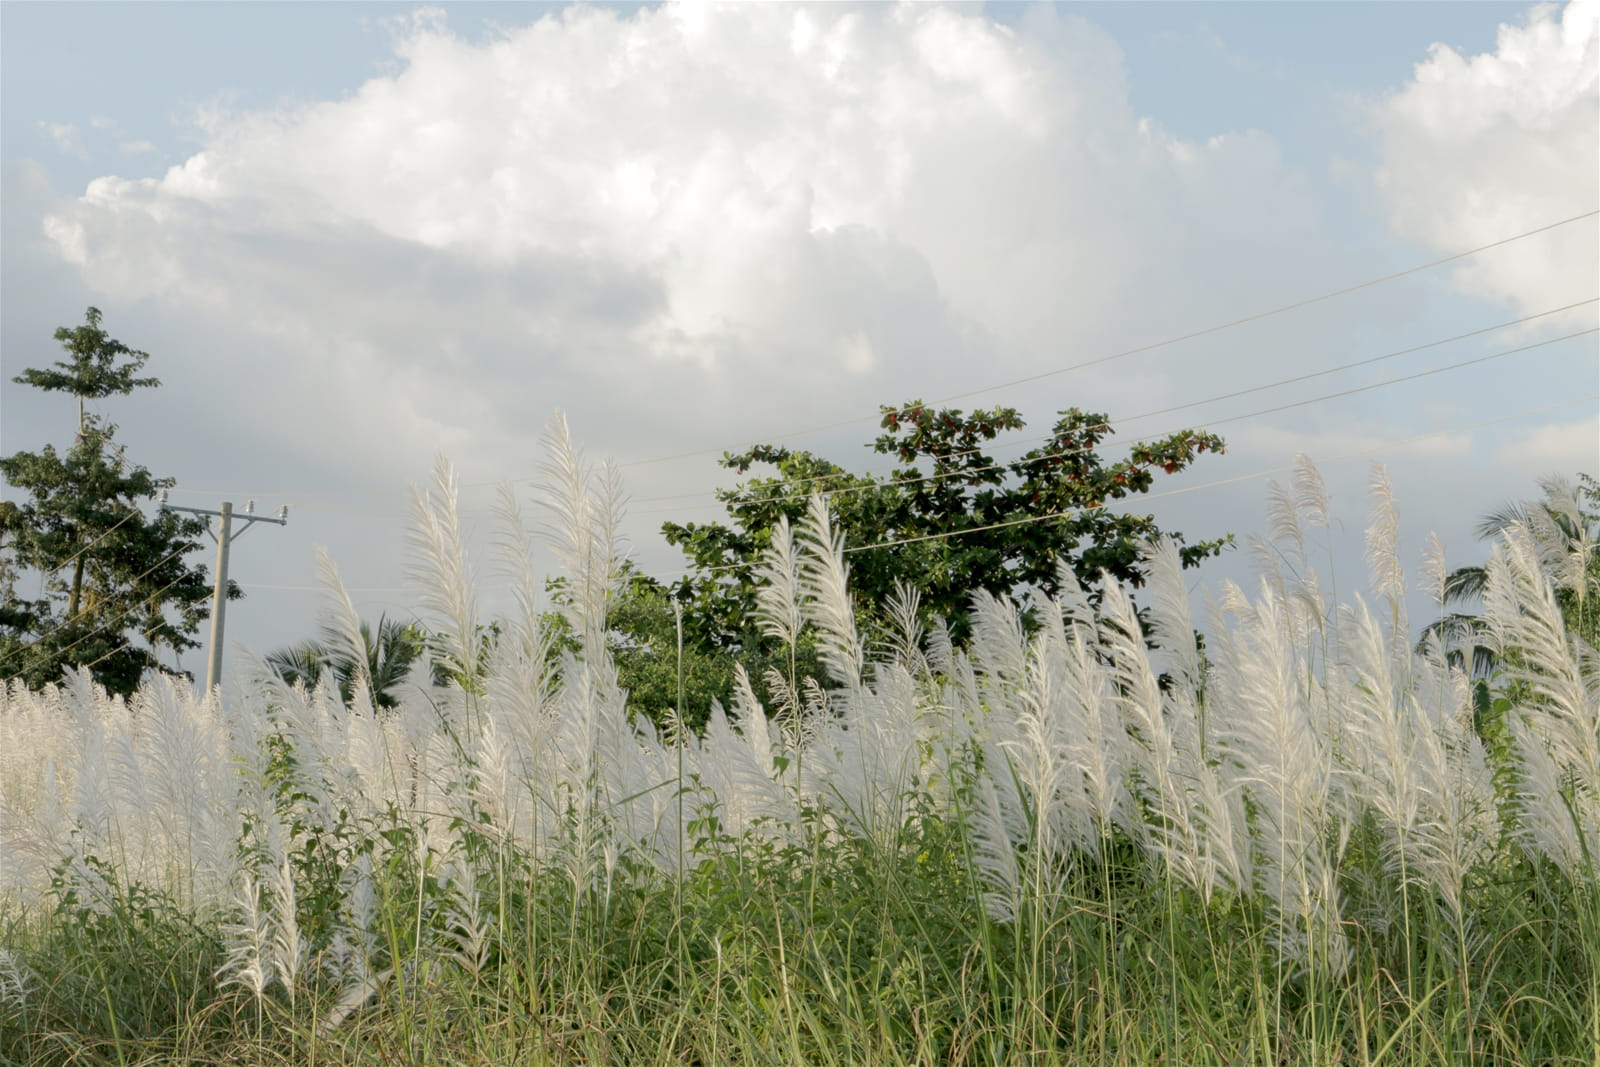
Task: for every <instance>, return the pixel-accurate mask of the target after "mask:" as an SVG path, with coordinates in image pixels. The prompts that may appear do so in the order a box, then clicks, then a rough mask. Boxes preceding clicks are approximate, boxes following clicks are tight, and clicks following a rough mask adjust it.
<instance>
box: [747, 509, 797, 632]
mask: <svg viewBox="0 0 1600 1067" xmlns="http://www.w3.org/2000/svg"><path fill="white" fill-rule="evenodd" d="M755 577H756V581H757V582H759V583H760V584H759V585H757V586H756V622H757V623H758V624H759V625H760V627H761V632H762V633H764V634H766V635H767V636H768V637H770V638H772V639H773V640H774V641H778V642H780V643H782V644H785V645H793V644H794V643H795V642H797V641H798V640H799V639H800V628H801V627H802V626H803V625H805V618H804V616H803V615H802V614H801V611H800V602H801V599H802V597H803V595H804V594H803V592H802V590H801V585H800V552H799V545H798V544H797V543H796V541H795V538H794V533H793V531H792V530H791V529H790V528H789V516H787V515H780V516H778V524H777V525H776V526H774V527H773V528H772V540H771V542H770V543H769V544H768V545H767V548H766V550H765V551H764V552H762V553H761V561H760V563H759V564H758V565H757V567H756V572H755Z"/></svg>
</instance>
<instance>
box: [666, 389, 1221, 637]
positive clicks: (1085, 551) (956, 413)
mask: <svg viewBox="0 0 1600 1067" xmlns="http://www.w3.org/2000/svg"><path fill="white" fill-rule="evenodd" d="M880 410H881V412H882V423H881V426H882V429H883V430H885V431H886V432H885V433H884V434H882V435H881V436H879V437H878V438H877V439H876V440H875V441H874V442H873V443H872V448H873V450H874V451H875V452H877V453H878V454H880V455H885V456H893V457H895V459H896V460H897V461H898V463H899V466H898V468H897V469H896V470H894V471H893V473H892V474H890V475H888V476H887V477H878V476H874V475H870V474H854V473H851V472H849V471H847V470H845V469H844V468H843V467H840V466H838V465H837V464H834V463H832V462H830V461H828V460H826V459H823V458H821V457H819V456H816V455H814V454H812V453H810V452H803V451H793V450H790V449H788V448H783V447H781V446H776V445H760V446H758V447H756V448H752V449H750V450H749V451H747V452H743V453H740V454H738V455H733V454H726V455H724V457H723V460H722V463H723V465H724V466H725V467H728V468H729V469H732V470H735V471H737V472H739V473H740V474H744V473H745V472H747V471H749V470H750V469H751V468H752V467H753V466H755V465H756V464H764V465H766V466H769V467H772V468H774V469H775V470H776V472H777V474H776V476H774V477H767V478H752V479H750V480H749V481H746V482H744V483H743V484H742V485H740V486H739V487H738V488H737V489H733V490H725V491H722V492H720V493H719V494H718V496H719V499H721V500H722V502H723V503H724V505H726V507H727V510H728V513H729V516H730V517H731V519H732V521H731V523H728V524H723V523H716V522H712V523H686V524H682V525H680V524H678V523H671V522H669V523H666V524H665V525H663V527H662V532H663V533H664V534H665V535H666V538H667V541H668V542H669V543H670V544H673V545H677V546H679V547H680V548H681V549H682V550H683V552H684V553H685V555H686V556H688V558H689V562H690V564H691V565H692V567H693V568H694V570H695V573H693V574H691V575H689V576H688V577H686V578H685V579H683V580H682V581H681V582H680V583H679V584H678V586H677V589H676V590H675V592H676V595H677V596H679V597H680V598H682V599H683V600H684V601H685V602H686V604H688V605H689V608H688V610H686V621H687V622H688V623H689V624H690V625H691V626H692V628H693V631H694V637H695V639H696V641H698V642H701V643H703V644H705V645H706V646H708V647H712V648H723V649H738V650H747V649H755V648H760V647H762V639H761V638H760V635H759V634H758V633H757V632H756V630H755V626H754V622H753V620H754V618H755V608H756V586H757V580H756V577H755V568H756V565H757V562H758V560H759V558H760V554H761V552H762V551H763V550H764V549H765V548H766V547H767V546H768V544H769V543H770V541H771V537H772V531H773V528H774V527H775V526H776V525H777V523H778V519H779V517H780V516H783V515H787V516H788V517H789V520H790V522H791V523H794V524H796V525H798V523H799V521H800V518H801V515H802V514H803V513H804V511H805V509H806V505H807V499H808V498H809V496H810V495H811V494H812V493H814V492H821V493H824V494H827V495H828V496H829V498H830V499H829V503H830V505H831V506H832V509H833V512H834V515H835V517H836V522H837V528H838V529H840V530H842V531H843V533H844V536H845V542H846V549H847V551H849V552H850V553H851V555H850V556H849V561H850V568H851V571H850V576H851V584H852V588H853V591H854V595H855V597H856V600H857V607H858V609H860V614H861V616H862V617H863V618H864V619H866V620H867V621H868V623H869V625H868V630H869V632H870V631H871V625H870V624H871V620H873V619H875V618H877V617H879V611H878V609H879V607H880V606H881V605H884V604H887V603H889V602H890V600H891V597H893V596H894V594H895V591H896V589H897V587H898V586H900V585H904V586H906V587H910V588H913V589H916V590H919V591H920V593H921V597H922V606H923V609H924V610H925V611H926V612H928V613H931V614H933V615H937V616H941V617H943V618H944V619H945V620H946V621H947V622H948V624H949V626H950V630H951V634H952V636H953V637H954V638H955V639H956V640H957V641H958V642H959V641H962V640H964V639H965V637H966V636H967V634H968V631H969V623H968V597H969V596H970V595H971V593H972V592H973V591H975V590H978V589H985V590H988V591H989V592H991V593H994V594H996V595H1010V596H1013V597H1016V598H1018V599H1019V600H1021V601H1022V602H1023V603H1024V604H1027V603H1029V602H1030V601H1031V598H1032V597H1034V596H1035V595H1036V594H1043V595H1046V596H1049V595H1052V594H1054V593H1055V592H1056V591H1057V590H1058V588H1059V577H1058V575H1059V572H1058V566H1059V564H1060V563H1061V562H1065V563H1066V564H1068V565H1069V566H1070V567H1071V568H1072V570H1073V571H1074V572H1075V573H1076V575H1077V576H1078V579H1079V581H1080V582H1082V583H1083V584H1085V585H1086V586H1087V585H1090V584H1091V583H1093V582H1095V581H1097V580H1098V577H1099V574H1100V572H1101V571H1102V570H1105V571H1107V572H1109V573H1110V574H1111V575H1112V576H1113V577H1115V578H1116V579H1118V580H1119V581H1123V582H1127V583H1129V584H1131V585H1134V586H1138V585H1140V584H1141V583H1142V582H1143V578H1144V575H1143V569H1142V566H1141V563H1140V559H1139V545H1140V543H1141V542H1143V541H1147V540H1151V539H1154V538H1155V537H1158V536H1160V535H1161V534H1162V532H1163V531H1161V530H1160V529H1159V528H1158V527H1157V525H1156V522H1155V518H1154V516H1150V515H1138V514H1132V513H1119V512H1116V511H1112V510H1110V509H1109V508H1107V507H1106V506H1107V505H1109V504H1112V503H1114V502H1116V501H1119V500H1123V499H1126V498H1128V497H1130V496H1132V495H1134V494H1138V493H1144V492H1146V491H1148V490H1149V488H1150V486H1151V484H1152V483H1153V481H1154V479H1155V476H1156V475H1157V474H1158V473H1167V474H1172V473H1176V472H1177V471H1180V470H1184V469H1185V468H1187V467H1188V466H1190V465H1191V464H1192V463H1193V462H1194V461H1195V459H1196V458H1198V457H1199V456H1200V455H1201V454H1202V453H1205V452H1219V453H1220V452H1222V451H1223V441H1222V438H1220V437H1218V436H1216V435H1215V434H1209V433H1204V432H1200V431H1195V430H1185V431H1183V432H1180V433H1176V434H1173V435H1171V436H1170V437H1167V438H1164V439H1162V440H1160V441H1154V442H1146V443H1142V444H1138V445H1135V446H1134V447H1133V448H1132V449H1131V450H1130V452H1129V454H1128V456H1127V458H1126V459H1121V460H1117V461H1115V462H1107V461H1105V460H1104V459H1102V457H1101V456H1100V454H1099V452H1098V447H1099V445H1100V443H1101V442H1102V441H1103V440H1104V439H1105V438H1106V437H1107V436H1109V435H1110V434H1111V433H1112V430H1111V427H1110V425H1109V424H1108V422H1107V420H1106V417H1105V416H1103V415H1097V414H1090V413H1086V412H1083V411H1079V410H1078V409H1076V408H1073V409H1070V410H1067V411H1064V412H1062V413H1061V417H1060V419H1059V420H1058V421H1057V422H1056V424H1055V426H1054V427H1053V429H1052V431H1051V433H1050V436H1049V437H1048V438H1047V439H1046V440H1045V441H1044V443H1042V444H1040V445H1039V446H1038V447H1036V448H1034V449H1032V450H1030V451H1029V452H1027V453H1025V454H1024V455H1022V456H1021V457H1019V458H1017V459H1014V460H1011V461H1008V462H996V461H995V460H994V459H993V458H992V457H991V456H990V455H989V454H988V453H987V452H986V451H985V442H988V441H992V440H994V439H995V438H997V437H998V436H999V435H1000V434H1001V433H1004V432H1007V431H1014V430H1020V429H1022V428H1023V420H1022V417H1021V416H1020V415H1019V414H1018V413H1017V412H1016V410H1015V409H1012V408H1005V407H997V408H994V409H992V410H987V411H985V410H978V411H974V412H972V413H971V414H970V415H968V414H964V413H963V412H961V411H960V410H958V409H953V408H946V409H942V410H934V409H932V408H930V407H928V406H926V405H925V404H923V403H922V402H921V401H913V402H911V403H910V404H906V405H904V406H902V407H883V408H881V409H880ZM1172 536H1174V538H1175V540H1177V541H1179V542H1180V544H1181V542H1182V540H1183V538H1182V535H1172ZM1231 541H1232V536H1231V535H1229V536H1226V537H1223V538H1219V539H1215V540H1209V541H1201V542H1199V543H1197V544H1193V545H1187V546H1183V547H1181V548H1180V554H1181V557H1182V560H1183V563H1184V565H1185V566H1191V567H1192V566H1194V565H1196V564H1198V563H1199V562H1200V561H1201V560H1202V559H1205V558H1206V557H1208V556H1212V555H1215V554H1216V553H1218V552H1220V551H1221V550H1222V549H1223V548H1224V547H1225V546H1226V545H1228V544H1229V543H1231Z"/></svg>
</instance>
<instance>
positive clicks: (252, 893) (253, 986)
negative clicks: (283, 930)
mask: <svg viewBox="0 0 1600 1067" xmlns="http://www.w3.org/2000/svg"><path fill="white" fill-rule="evenodd" d="M234 903H235V904H236V906H237V907H238V910H239V921H238V922H233V923H228V924H227V925H225V926H224V927H223V932H224V934H226V935H227V946H228V954H227V958H226V959H224V960H223V963H222V966H221V967H219V968H218V969H217V979H218V981H219V982H220V984H222V985H224V986H229V985H242V986H244V987H245V988H246V989H248V990H249V991H250V994H251V995H252V996H254V997H255V998H256V999H257V1000H260V999H261V998H262V996H264V995H265V994H266V991H267V987H268V986H270V985H272V980H273V978H274V971H273V969H272V956H271V945H272V942H273V940H274V932H273V929H272V917H271V915H269V914H268V912H267V910H266V909H264V908H262V907H261V887H260V886H259V885H257V884H256V880H255V877H254V876H253V875H251V874H249V873H245V874H242V875H240V879H239V893H238V896H237V897H235V899H234Z"/></svg>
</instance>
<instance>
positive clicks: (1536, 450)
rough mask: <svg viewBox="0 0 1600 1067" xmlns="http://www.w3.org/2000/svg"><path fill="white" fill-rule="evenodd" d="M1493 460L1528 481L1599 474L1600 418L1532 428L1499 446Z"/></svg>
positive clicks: (1593, 417) (1592, 417)
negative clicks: (1557, 476)
mask: <svg viewBox="0 0 1600 1067" xmlns="http://www.w3.org/2000/svg"><path fill="white" fill-rule="evenodd" d="M1495 461H1496V462H1497V463H1499V464H1500V466H1502V467H1506V468H1509V469H1511V470H1516V471H1521V472H1523V473H1524V474H1526V475H1527V476H1528V477H1529V478H1530V479H1533V478H1541V477H1543V476H1545V475H1547V474H1565V475H1569V476H1570V475H1572V474H1574V473H1576V472H1578V471H1582V472H1584V473H1586V474H1596V473H1600V416H1595V415H1591V416H1590V417H1589V418H1587V419H1581V420H1579V421H1577V422H1567V423H1554V424H1551V425H1547V426H1539V427H1535V428H1534V429H1531V430H1529V431H1527V432H1526V433H1524V434H1522V435H1521V436H1519V437H1518V438H1517V439H1516V440H1513V441H1511V442H1509V443H1507V444H1506V445H1504V446H1503V447H1501V449H1500V450H1499V452H1498V453H1497V454H1496V456H1495Z"/></svg>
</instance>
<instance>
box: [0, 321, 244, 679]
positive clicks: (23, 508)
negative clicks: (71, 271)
mask: <svg viewBox="0 0 1600 1067" xmlns="http://www.w3.org/2000/svg"><path fill="white" fill-rule="evenodd" d="M100 321H101V316H100V311H99V310H98V309H96V308H90V309H89V310H88V314H87V321H86V322H85V323H84V325H82V326H79V327H76V328H74V329H67V328H65V327H63V328H61V329H59V330H57V331H56V333H55V339H56V340H57V341H59V342H60V343H61V345H62V347H63V348H64V349H65V350H66V352H67V355H68V358H67V359H65V360H61V361H57V362H56V363H55V364H54V365H53V366H52V367H51V368H49V369H45V370H38V369H33V368H30V369H28V370H25V371H23V373H22V374H20V375H18V376H17V377H16V378H14V379H12V380H13V381H15V382H17V383H19V384H22V385H31V386H33V387H35V388H37V389H41V390H44V391H45V392H62V393H67V394H69V395H71V396H74V397H76V398H77V401H78V421H77V432H76V435H75V436H74V438H73V442H72V444H71V446H70V447H68V448H67V450H66V451H65V452H57V451H56V449H55V448H54V446H51V445H46V446H45V447H44V449H43V450H42V451H40V452H37V453H35V452H17V453H14V454H12V455H10V456H6V457H4V458H0V475H4V477H5V479H6V481H7V482H8V483H9V484H10V485H11V486H13V487H15V488H16V489H19V490H21V491H22V492H23V493H24V494H26V495H25V497H24V498H23V499H22V500H21V501H20V502H19V501H5V502H4V503H3V504H0V586H3V589H4V593H5V600H4V604H3V606H0V678H4V679H11V678H21V679H23V680H24V682H25V683H26V684H27V685H29V686H30V687H33V688H38V687H40V686H43V685H45V684H46V683H49V682H54V681H58V680H59V679H60V678H61V674H62V672H63V671H65V670H69V669H72V668H75V667H78V666H85V667H88V668H89V669H90V671H91V672H92V673H93V675H94V677H95V680H96V681H98V682H99V683H100V684H102V685H104V686H105V687H106V689H107V690H108V691H110V692H112V693H120V694H122V695H125V696H126V695H129V694H131V693H132V692H133V691H134V690H135V689H136V688H137V687H138V685H139V681H140V679H141V678H142V676H143V675H144V673H145V672H146V671H147V670H160V671H165V672H167V673H173V674H183V676H185V677H186V676H187V674H186V673H184V672H179V671H176V670H175V669H173V668H169V667H167V666H166V665H165V664H164V663H163V662H162V661H161V658H160V653H161V652H162V650H163V649H166V650H170V651H171V652H172V653H173V654H174V656H176V654H178V653H181V652H183V651H185V650H186V649H190V648H194V647H195V646H196V645H198V644H199V642H198V641H197V640H196V639H195V636H194V635H195V633H196V632H197V631H198V629H199V627H200V624H201V622H202V621H204V620H205V619H206V618H207V617H208V616H209V614H210V604H209V600H210V597H211V585H210V582H209V581H208V580H207V578H206V571H205V568H204V567H203V566H190V565H188V564H187V563H185V562H184V557H185V556H187V555H188V554H189V553H191V552H193V551H194V550H196V549H198V548H201V547H203V545H202V543H201V542H200V541H199V540H198V538H199V536H200V535H201V534H202V533H203V532H204V531H205V529H206V526H205V523H204V522H202V521H201V520H199V519H194V518H182V517H180V516H179V515H177V514H175V513H173V512H166V511H158V512H157V513H156V514H155V515H154V516H147V515H145V513H144V512H143V510H142V509H141V507H140V503H141V502H142V501H149V500H153V499H154V498H155V497H156V496H157V494H158V493H159V492H160V491H161V490H163V489H166V488H168V487H170V486H172V485H173V484H174V482H173V479H171V478H156V477H153V476H152V475H151V474H150V472H149V471H148V470H147V469H145V468H144V467H141V466H137V465H134V464H130V463H129V462H128V461H127V459H126V458H125V456H124V455H123V450H122V448H121V446H119V445H118V444H117V442H116V440H115V436H116V427H115V426H113V425H111V424H110V423H107V422H104V421H103V420H102V419H101V418H100V417H98V416H96V415H94V414H92V413H90V412H88V411H86V410H85V402H86V401H92V400H102V399H105V398H107V397H110V396H118V395H127V394H129V393H131V392H133V390H135V389H140V388H153V387H155V386H159V385H160V384H161V383H160V381H158V380H157V379H155V378H140V377H137V376H136V375H137V373H138V371H139V370H140V369H141V368H142V367H143V366H144V364H145V362H146V361H147V360H148V359H149V358H150V357H149V355H148V354H146V353H144V352H139V351H135V350H134V349H131V348H129V347H128V346H127V345H125V344H123V343H122V342H120V341H117V340H115V339H113V338H112V337H110V336H109V335H108V334H107V333H106V332H105V330H103V329H102V328H101V326H100ZM30 574H33V575H38V576H40V578H41V595H40V597H39V598H38V599H35V600H26V599H23V598H22V597H20V596H18V595H17V593H16V587H17V585H18V584H19V583H22V582H25V581H26V580H27V577H28V576H29V575H30ZM241 595H242V594H241V593H240V591H239V589H238V587H237V586H235V585H233V584H232V583H229V588H228V596H229V598H230V599H237V598H238V597H239V596H241Z"/></svg>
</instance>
